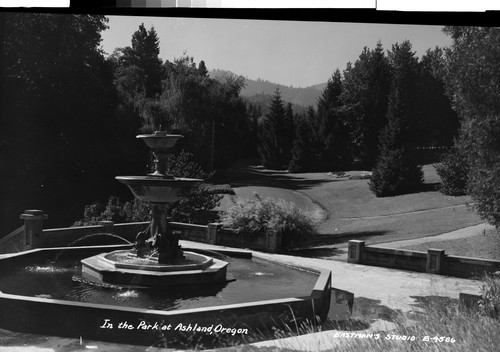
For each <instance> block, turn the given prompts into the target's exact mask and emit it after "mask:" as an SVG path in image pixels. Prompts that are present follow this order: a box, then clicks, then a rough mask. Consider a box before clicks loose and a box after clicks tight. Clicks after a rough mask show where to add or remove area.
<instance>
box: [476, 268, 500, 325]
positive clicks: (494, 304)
mask: <svg viewBox="0 0 500 352" xmlns="http://www.w3.org/2000/svg"><path fill="white" fill-rule="evenodd" d="M481 291H482V294H481V296H482V298H481V300H480V301H479V311H480V312H481V314H483V315H485V316H488V317H491V318H496V319H498V318H500V271H497V272H496V273H495V274H493V275H492V276H491V275H487V276H485V277H484V278H483V285H482V290H481Z"/></svg>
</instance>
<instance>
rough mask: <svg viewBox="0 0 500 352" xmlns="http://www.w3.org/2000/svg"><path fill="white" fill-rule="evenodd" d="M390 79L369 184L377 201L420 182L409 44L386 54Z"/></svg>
mask: <svg viewBox="0 0 500 352" xmlns="http://www.w3.org/2000/svg"><path fill="white" fill-rule="evenodd" d="M390 59H391V64H392V67H393V70H394V76H393V81H392V86H391V92H390V95H389V106H388V112H387V121H388V123H387V126H386V127H385V128H384V129H383V131H382V133H381V135H380V155H379V157H378V161H377V164H376V165H375V167H374V169H373V174H372V177H371V180H370V182H369V185H370V189H371V190H372V191H373V192H374V193H375V195H376V196H377V197H385V196H393V195H398V194H403V193H407V192H412V191H415V190H417V189H418V187H419V186H420V185H421V183H422V182H423V172H422V167H421V166H419V165H417V162H416V146H415V135H414V131H415V125H416V121H415V119H416V116H415V108H416V106H415V105H416V100H415V99H414V97H415V89H416V77H417V58H415V53H414V52H412V51H411V44H410V42H409V41H404V42H403V43H402V44H394V45H393V47H392V51H391V53H390Z"/></svg>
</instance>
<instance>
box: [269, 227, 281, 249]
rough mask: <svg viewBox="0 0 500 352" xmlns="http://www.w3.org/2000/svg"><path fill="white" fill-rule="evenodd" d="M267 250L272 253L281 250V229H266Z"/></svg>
mask: <svg viewBox="0 0 500 352" xmlns="http://www.w3.org/2000/svg"><path fill="white" fill-rule="evenodd" d="M266 251H268V252H270V253H278V252H280V251H281V231H273V232H270V231H266Z"/></svg>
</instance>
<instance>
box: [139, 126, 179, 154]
mask: <svg viewBox="0 0 500 352" xmlns="http://www.w3.org/2000/svg"><path fill="white" fill-rule="evenodd" d="M136 138H139V139H142V140H143V141H144V143H146V145H147V146H148V147H149V148H151V149H153V150H167V149H170V148H172V147H173V146H174V145H175V144H176V143H177V141H178V140H179V139H181V138H184V136H182V135H180V134H167V133H166V132H163V131H156V132H155V133H153V134H140V135H138V136H136Z"/></svg>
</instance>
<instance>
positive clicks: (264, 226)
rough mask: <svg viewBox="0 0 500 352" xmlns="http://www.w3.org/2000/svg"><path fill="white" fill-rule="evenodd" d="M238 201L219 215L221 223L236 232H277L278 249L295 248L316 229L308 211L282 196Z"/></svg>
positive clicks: (255, 194)
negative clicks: (280, 236) (279, 246)
mask: <svg viewBox="0 0 500 352" xmlns="http://www.w3.org/2000/svg"><path fill="white" fill-rule="evenodd" d="M254 196H255V199H249V200H247V199H245V200H238V201H236V202H235V203H234V205H233V206H232V207H231V208H229V209H228V210H227V211H226V212H225V213H223V214H222V216H221V222H222V224H223V226H225V227H229V228H231V229H233V230H235V231H236V232H237V233H238V232H250V233H256V232H277V231H279V232H281V233H282V243H281V244H282V249H284V250H290V249H292V248H294V247H296V246H297V245H298V244H299V243H300V242H302V241H304V240H305V239H307V238H308V237H310V236H311V235H313V234H314V233H315V232H316V226H315V225H316V223H315V221H314V217H313V215H312V214H310V213H308V212H303V211H302V210H300V209H299V208H297V207H296V206H295V204H293V203H290V202H286V201H284V200H283V199H275V198H270V197H269V198H262V197H261V196H260V195H259V194H258V193H254Z"/></svg>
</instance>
